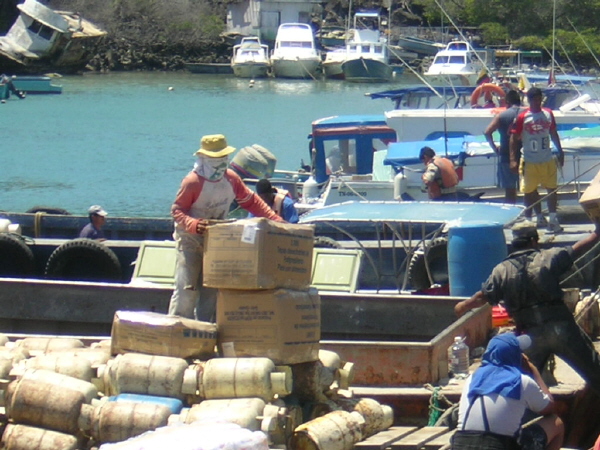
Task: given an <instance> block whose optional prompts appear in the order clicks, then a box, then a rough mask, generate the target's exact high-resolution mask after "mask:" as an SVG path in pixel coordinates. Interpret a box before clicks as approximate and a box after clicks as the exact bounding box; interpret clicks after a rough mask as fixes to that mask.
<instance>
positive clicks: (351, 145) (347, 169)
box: [323, 139, 356, 175]
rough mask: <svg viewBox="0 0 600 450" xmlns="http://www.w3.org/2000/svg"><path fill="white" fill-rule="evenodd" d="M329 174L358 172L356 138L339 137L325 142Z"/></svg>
mask: <svg viewBox="0 0 600 450" xmlns="http://www.w3.org/2000/svg"><path fill="white" fill-rule="evenodd" d="M323 145H324V148H325V162H326V164H327V174H332V173H338V174H343V175H352V174H356V142H355V140H354V139H339V140H331V141H325V142H323Z"/></svg>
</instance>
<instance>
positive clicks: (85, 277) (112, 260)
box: [45, 239, 121, 281]
mask: <svg viewBox="0 0 600 450" xmlns="http://www.w3.org/2000/svg"><path fill="white" fill-rule="evenodd" d="M45 275H46V277H47V278H52V279H59V280H76V281H120V278H121V263H120V262H119V259H118V258H117V255H115V252H113V251H112V250H111V249H110V248H108V247H107V246H106V245H104V244H102V243H101V242H97V241H94V240H91V239H74V240H72V241H68V242H65V243H64V244H62V245H60V246H59V247H57V248H56V250H54V251H53V252H52V254H51V255H50V258H48V262H47V263H46V271H45Z"/></svg>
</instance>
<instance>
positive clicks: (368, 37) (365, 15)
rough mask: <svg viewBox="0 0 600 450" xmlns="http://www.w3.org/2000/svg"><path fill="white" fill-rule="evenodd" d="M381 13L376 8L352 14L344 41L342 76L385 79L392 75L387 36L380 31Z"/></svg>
mask: <svg viewBox="0 0 600 450" xmlns="http://www.w3.org/2000/svg"><path fill="white" fill-rule="evenodd" d="M380 27H381V16H380V14H379V13H378V12H375V11H360V12H357V13H356V14H355V15H354V27H353V29H352V30H351V32H352V37H351V38H350V40H349V41H348V42H347V43H346V59H345V61H344V62H343V63H342V71H343V72H344V79H345V80H347V81H354V82H386V81H390V80H391V78H392V74H393V70H392V67H391V66H390V64H389V49H388V42H387V39H386V38H385V37H384V36H383V35H382V34H381V31H380Z"/></svg>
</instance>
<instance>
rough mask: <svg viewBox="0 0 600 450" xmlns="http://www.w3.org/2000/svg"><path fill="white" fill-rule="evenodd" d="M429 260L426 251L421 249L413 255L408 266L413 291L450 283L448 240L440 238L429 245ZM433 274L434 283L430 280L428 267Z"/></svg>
mask: <svg viewBox="0 0 600 450" xmlns="http://www.w3.org/2000/svg"><path fill="white" fill-rule="evenodd" d="M428 247H429V248H428V251H427V260H426V259H425V249H424V248H423V246H421V247H419V248H418V249H417V250H416V251H415V252H414V253H413V255H412V257H411V259H410V262H409V264H408V279H409V283H410V286H411V288H412V289H414V290H416V291H422V290H424V289H429V288H430V287H431V285H432V284H439V285H444V284H447V283H448V239H446V238H445V237H438V238H435V239H433V240H432V241H431V242H430V243H429V245H428ZM425 264H427V265H429V270H430V272H431V277H432V278H433V283H432V282H431V281H430V280H429V276H428V274H427V267H426V265H425Z"/></svg>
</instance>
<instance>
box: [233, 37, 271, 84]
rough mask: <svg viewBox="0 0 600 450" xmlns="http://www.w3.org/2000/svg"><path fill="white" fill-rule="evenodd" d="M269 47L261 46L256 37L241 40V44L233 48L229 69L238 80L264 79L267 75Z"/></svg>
mask: <svg viewBox="0 0 600 450" xmlns="http://www.w3.org/2000/svg"><path fill="white" fill-rule="evenodd" d="M270 66H271V64H270V62H269V46H268V45H266V44H261V42H260V39H259V38H258V37H257V36H249V37H245V38H242V42H241V43H240V44H238V45H235V46H234V47H233V56H232V58H231V68H232V69H233V74H234V75H235V76H236V77H240V78H264V77H266V76H267V75H268V74H269V68H270Z"/></svg>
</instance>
